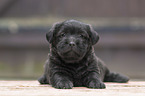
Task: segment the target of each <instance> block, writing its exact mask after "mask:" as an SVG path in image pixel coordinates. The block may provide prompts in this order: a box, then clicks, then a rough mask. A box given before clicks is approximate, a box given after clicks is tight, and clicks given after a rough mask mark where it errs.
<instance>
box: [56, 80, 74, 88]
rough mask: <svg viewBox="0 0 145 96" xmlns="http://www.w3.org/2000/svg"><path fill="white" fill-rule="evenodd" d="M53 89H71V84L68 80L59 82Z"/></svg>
mask: <svg viewBox="0 0 145 96" xmlns="http://www.w3.org/2000/svg"><path fill="white" fill-rule="evenodd" d="M53 87H55V88H58V89H72V88H73V83H72V82H71V81H69V80H60V81H58V82H57V83H56V84H55V85H54V86H53Z"/></svg>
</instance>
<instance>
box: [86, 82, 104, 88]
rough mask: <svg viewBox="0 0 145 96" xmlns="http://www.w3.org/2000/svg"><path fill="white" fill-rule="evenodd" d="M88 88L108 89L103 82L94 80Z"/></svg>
mask: <svg viewBox="0 0 145 96" xmlns="http://www.w3.org/2000/svg"><path fill="white" fill-rule="evenodd" d="M87 87H88V88H94V89H104V88H106V86H105V84H104V83H103V82H100V81H97V80H92V81H90V82H89V84H88V86H87Z"/></svg>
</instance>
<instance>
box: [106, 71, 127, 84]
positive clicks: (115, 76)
mask: <svg viewBox="0 0 145 96" xmlns="http://www.w3.org/2000/svg"><path fill="white" fill-rule="evenodd" d="M128 81H129V78H128V77H127V76H125V75H122V74H119V73H115V72H108V73H107V74H106V75H105V78H104V82H117V83H126V82H128Z"/></svg>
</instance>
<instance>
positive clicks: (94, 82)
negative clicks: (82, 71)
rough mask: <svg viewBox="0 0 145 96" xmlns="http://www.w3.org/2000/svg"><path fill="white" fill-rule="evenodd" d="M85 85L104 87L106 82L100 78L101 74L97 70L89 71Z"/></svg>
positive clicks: (97, 87) (96, 87)
mask: <svg viewBox="0 0 145 96" xmlns="http://www.w3.org/2000/svg"><path fill="white" fill-rule="evenodd" d="M84 85H85V86H86V87H88V88H95V89H104V88H106V86H105V84H104V83H103V82H102V81H101V79H100V78H99V75H98V74H97V73H95V72H91V73H89V74H88V75H87V76H86V77H85V79H84Z"/></svg>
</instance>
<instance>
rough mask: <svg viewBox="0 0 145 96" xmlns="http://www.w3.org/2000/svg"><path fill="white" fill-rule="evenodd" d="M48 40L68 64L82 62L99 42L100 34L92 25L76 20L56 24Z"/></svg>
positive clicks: (47, 36)
mask: <svg viewBox="0 0 145 96" xmlns="http://www.w3.org/2000/svg"><path fill="white" fill-rule="evenodd" d="M46 38H47V40H48V42H49V43H50V44H51V46H52V48H55V51H57V53H58V54H59V56H60V57H61V58H62V60H64V61H65V62H66V63H74V62H78V61H80V60H81V59H82V58H83V57H84V56H85V54H86V53H87V52H88V51H89V48H90V47H91V46H92V45H94V44H96V43H97V42H98V40H99V36H98V33H97V32H96V31H94V30H93V29H92V27H91V26H90V25H88V24H85V23H82V22H79V21H76V20H67V21H64V22H60V23H56V24H55V25H53V27H52V28H51V29H50V31H49V32H48V33H47V34H46Z"/></svg>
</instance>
